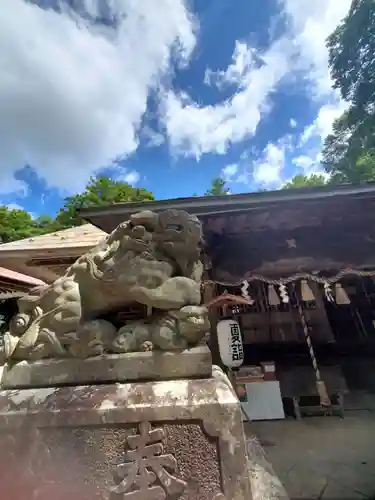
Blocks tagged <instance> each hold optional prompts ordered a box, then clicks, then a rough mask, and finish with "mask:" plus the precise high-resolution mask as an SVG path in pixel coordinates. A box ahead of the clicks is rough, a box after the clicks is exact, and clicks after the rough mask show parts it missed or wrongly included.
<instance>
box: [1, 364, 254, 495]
mask: <svg viewBox="0 0 375 500" xmlns="http://www.w3.org/2000/svg"><path fill="white" fill-rule="evenodd" d="M0 450H1V453H0V498H1V499H4V500H7V499H9V500H10V499H12V500H52V499H53V500H251V498H252V496H251V491H250V481H249V475H248V464H247V458H246V451H245V440H244V433H243V426H242V417H241V410H240V406H239V403H238V400H237V398H236V396H235V394H234V393H233V390H232V388H231V386H230V383H229V381H228V379H227V378H226V376H225V375H224V374H223V372H222V371H221V370H219V369H218V368H216V367H214V369H213V372H212V376H211V377H209V378H207V379H197V380H192V379H190V380H173V381H160V382H156V381H154V382H143V383H142V382H134V383H127V384H111V385H91V386H72V387H60V388H58V387H56V388H40V389H18V390H3V391H2V392H0Z"/></svg>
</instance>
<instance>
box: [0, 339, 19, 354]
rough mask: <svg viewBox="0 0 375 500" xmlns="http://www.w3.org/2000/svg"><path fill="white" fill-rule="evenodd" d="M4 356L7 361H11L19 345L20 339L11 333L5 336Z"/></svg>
mask: <svg viewBox="0 0 375 500" xmlns="http://www.w3.org/2000/svg"><path fill="white" fill-rule="evenodd" d="M3 338H4V354H5V358H6V359H10V358H11V357H12V356H13V354H14V351H15V350H16V347H17V345H18V341H19V337H14V336H13V335H11V334H10V333H9V332H6V333H5V334H4V337H3Z"/></svg>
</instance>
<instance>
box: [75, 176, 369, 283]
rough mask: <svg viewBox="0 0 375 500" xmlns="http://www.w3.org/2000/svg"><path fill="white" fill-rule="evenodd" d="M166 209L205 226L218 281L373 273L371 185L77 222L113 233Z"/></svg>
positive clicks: (156, 207)
mask: <svg viewBox="0 0 375 500" xmlns="http://www.w3.org/2000/svg"><path fill="white" fill-rule="evenodd" d="M170 208H175V209H180V210H186V211H188V212H190V213H193V214H196V215H197V216H198V217H199V218H200V219H201V220H202V223H203V229H204V234H205V240H206V251H207V253H208V254H209V255H210V257H211V261H212V264H213V266H212V267H213V273H214V275H215V277H216V278H217V279H218V280H222V281H233V280H234V281H237V280H238V279H241V278H242V277H243V276H244V275H245V274H246V273H249V274H251V273H253V274H254V273H260V274H264V275H269V276H275V277H278V276H281V275H290V274H294V273H295V272H299V271H301V272H302V271H303V272H319V271H329V272H331V271H337V270H339V269H342V268H344V267H345V268H347V267H355V268H357V269H358V268H360V269H362V268H363V269H364V268H374V267H375V184H374V183H369V184H364V185H361V186H352V185H344V186H338V187H331V186H325V187H322V188H309V189H289V190H281V191H274V192H262V193H251V194H240V195H229V196H228V195H226V196H219V197H217V196H207V197H194V198H179V199H176V200H163V201H154V202H145V203H125V204H114V205H112V206H110V207H103V206H100V207H94V208H88V209H83V210H82V211H81V215H82V217H84V218H85V219H86V220H89V221H90V222H91V223H93V224H95V225H97V226H98V227H100V228H102V229H105V230H106V231H111V230H112V229H113V228H114V227H116V226H117V225H118V224H119V223H120V222H122V221H124V220H126V219H127V218H128V217H129V215H130V214H132V213H136V212H139V211H140V210H153V211H156V212H159V211H163V210H166V209H170Z"/></svg>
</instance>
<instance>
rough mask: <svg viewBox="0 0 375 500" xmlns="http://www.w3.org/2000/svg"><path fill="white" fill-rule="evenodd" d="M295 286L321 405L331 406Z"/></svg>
mask: <svg viewBox="0 0 375 500" xmlns="http://www.w3.org/2000/svg"><path fill="white" fill-rule="evenodd" d="M293 288H294V296H295V299H296V303H297V310H298V314H299V317H300V320H301V324H302V330H303V333H304V336H305V340H306V344H307V347H308V349H309V354H310V358H311V362H312V365H313V368H314V371H315V382H316V390H317V391H318V394H319V398H320V406H321V407H322V408H330V407H331V405H332V404H331V400H330V397H329V396H328V392H327V388H326V385H325V383H324V381H323V380H322V377H321V374H320V370H319V367H318V362H317V360H316V356H315V351H314V347H313V345H312V341H311V337H310V333H309V327H308V325H307V321H306V318H305V313H304V311H303V309H302V306H301V303H300V300H299V297H298V295H297V293H296V290H295V286H294V287H293Z"/></svg>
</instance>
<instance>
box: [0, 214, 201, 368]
mask: <svg viewBox="0 0 375 500" xmlns="http://www.w3.org/2000/svg"><path fill="white" fill-rule="evenodd" d="M201 242H202V227H201V223H200V221H199V220H198V218H197V217H195V216H193V215H190V214H188V213H187V212H183V211H177V210H167V211H165V212H162V213H160V214H156V213H153V212H151V211H144V212H140V213H138V214H135V215H132V216H131V217H130V219H129V220H128V221H126V222H123V223H122V224H120V225H119V226H118V227H117V228H116V229H115V230H114V231H113V232H112V233H111V234H109V235H108V236H107V237H106V238H104V239H103V241H102V242H100V243H99V244H98V245H97V246H96V247H95V248H93V249H92V250H90V251H89V252H88V253H86V254H84V255H82V256H81V257H80V258H79V259H78V260H77V261H76V262H75V263H74V264H73V265H72V266H71V267H69V268H68V269H67V271H66V273H65V275H64V276H62V277H60V278H58V279H57V280H56V281H55V282H54V283H52V284H51V285H48V286H44V287H38V288H36V289H34V290H32V291H31V292H30V294H29V295H28V296H26V297H23V298H22V299H20V300H19V303H18V306H19V313H18V314H17V315H16V316H15V317H14V318H13V319H12V321H11V324H10V329H9V332H7V333H6V334H5V336H4V352H3V356H4V357H5V358H6V359H18V360H19V359H36V358H45V357H56V356H80V357H88V356H93V355H98V354H103V353H109V352H129V351H137V350H147V349H154V348H155V349H164V350H170V349H171V350H173V349H180V348H186V347H187V346H188V345H194V344H197V343H198V342H199V341H200V340H201V339H202V337H203V336H204V335H205V334H206V332H207V331H208V328H209V324H208V319H207V309H206V308H205V307H203V306H200V303H201V292H200V282H201V277H202V270H203V266H202V264H201V261H200V253H201ZM134 302H137V303H139V304H143V305H145V306H146V307H147V309H148V311H149V313H150V315H149V317H148V318H147V320H142V321H133V322H130V323H128V324H126V325H125V326H124V327H122V328H120V330H118V331H117V330H116V328H115V327H114V326H113V325H112V324H111V323H109V322H108V321H105V320H103V319H98V318H100V317H101V316H102V315H103V314H106V313H108V312H110V311H112V310H114V309H118V308H119V307H126V305H128V304H130V303H134ZM153 309H156V310H158V311H157V314H152V311H153ZM160 311H162V312H160Z"/></svg>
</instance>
